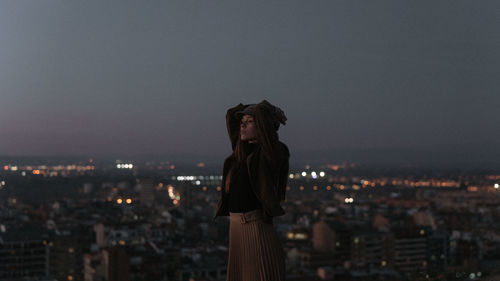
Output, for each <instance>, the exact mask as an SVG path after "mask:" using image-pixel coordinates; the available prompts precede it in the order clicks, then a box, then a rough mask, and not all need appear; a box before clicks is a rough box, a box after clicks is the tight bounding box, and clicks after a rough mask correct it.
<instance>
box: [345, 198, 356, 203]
mask: <svg viewBox="0 0 500 281" xmlns="http://www.w3.org/2000/svg"><path fill="white" fill-rule="evenodd" d="M344 202H345V203H347V204H349V203H352V202H354V198H352V197H350V198H346V199H344Z"/></svg>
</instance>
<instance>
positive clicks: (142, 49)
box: [0, 0, 500, 160]
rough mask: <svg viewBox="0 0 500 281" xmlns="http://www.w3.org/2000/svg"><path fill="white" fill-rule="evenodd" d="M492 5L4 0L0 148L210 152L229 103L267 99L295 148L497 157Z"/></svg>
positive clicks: (498, 81) (496, 9) (22, 151)
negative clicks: (279, 114)
mask: <svg viewBox="0 0 500 281" xmlns="http://www.w3.org/2000/svg"><path fill="white" fill-rule="evenodd" d="M499 15H500V2H498V1H480V2H478V1H460V0H459V1H455V0H454V1H411V2H410V1H399V0H397V1H351V0H349V1H294V0H290V1H186V0H182V1H48V0H46V1H35V0H34V1H16V0H13V1H1V2H0V40H1V42H2V43H1V44H0V155H9V156H16V155H18V156H26V155H143V154H144V155H145V154H147V155H181V156H182V155H200V156H204V157H213V158H216V159H218V158H220V157H222V156H225V155H227V154H228V153H230V143H229V139H228V137H227V132H226V127H225V113H226V110H227V109H228V108H230V107H232V106H235V105H237V104H238V103H240V102H241V103H244V104H249V103H257V102H260V101H262V100H264V99H266V100H268V101H269V102H271V103H272V104H275V105H278V106H279V107H280V108H282V109H283V110H284V112H285V114H286V115H287V117H288V122H287V125H286V126H283V127H281V128H280V129H279V134H280V139H281V140H282V141H283V142H285V143H286V144H287V145H288V146H289V148H290V150H291V152H292V156H293V155H294V154H295V155H302V156H304V155H306V156H307V155H310V157H315V156H313V155H325V154H324V153H323V152H324V151H328V152H330V154H328V155H331V154H334V155H335V154H337V155H340V154H342V153H344V154H346V155H347V156H346V157H348V156H349V153H351V152H352V153H353V154H354V153H358V156H359V155H361V157H362V155H367V154H366V153H365V152H366V151H367V150H370V149H371V150H377V151H385V152H387V151H390V152H391V153H393V154H396V155H398V151H403V150H404V151H409V150H412V151H413V153H414V154H415V151H421V150H425V151H428V152H429V151H447V152H446V153H447V154H446V155H448V156H450V155H457V154H460V155H462V156H463V157H462V160H467V159H469V158H474V159H485V157H486V158H487V157H490V158H491V159H493V158H495V157H496V156H500V130H499V129H498V128H499V125H498V124H500V114H499V112H500V93H499V89H500V71H499V69H500V51H499V50H500V36H498V31H499V30H500V16H499ZM355 151H357V152H355ZM360 151H365V152H360ZM385 152H384V153H382V154H385ZM416 154H419V153H418V152H417V153H416ZM429 155H433V153H432V152H431V153H430V154H429ZM379 156H380V155H379ZM379 156H373V157H379ZM395 157H396V158H397V156H395ZM401 157H402V156H401ZM443 157H447V156H443Z"/></svg>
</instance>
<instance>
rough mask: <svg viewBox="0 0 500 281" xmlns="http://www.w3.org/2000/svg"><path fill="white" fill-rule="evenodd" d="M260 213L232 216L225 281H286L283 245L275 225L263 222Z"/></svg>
mask: <svg viewBox="0 0 500 281" xmlns="http://www.w3.org/2000/svg"><path fill="white" fill-rule="evenodd" d="M261 214H262V210H261V209H258V210H255V211H251V212H247V213H229V219H230V220H229V255H228V264H227V273H226V281H284V280H285V253H284V250H283V246H282V244H281V241H280V239H279V236H278V233H277V232H276V229H275V228H274V226H273V224H271V223H268V222H264V221H263V220H262V216H261ZM242 216H243V217H242Z"/></svg>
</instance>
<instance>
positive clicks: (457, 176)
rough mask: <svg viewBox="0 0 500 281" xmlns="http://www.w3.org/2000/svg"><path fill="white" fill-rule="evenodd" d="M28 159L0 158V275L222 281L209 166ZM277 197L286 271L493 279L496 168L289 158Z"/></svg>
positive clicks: (499, 232)
mask: <svg viewBox="0 0 500 281" xmlns="http://www.w3.org/2000/svg"><path fill="white" fill-rule="evenodd" d="M11 160H12V158H11ZM26 161H27V160H26V159H24V160H22V161H11V162H10V163H7V162H3V163H0V164H1V166H0V167H1V168H2V169H1V171H0V222H1V223H0V242H1V243H0V253H1V254H0V280H51V281H52V280H85V281H88V280H120V281H122V280H178V281H181V280H182V281H202V280H205V281H209V280H210V281H219V280H225V271H226V259H227V250H228V249H227V245H228V226H229V224H228V219H227V217H218V218H217V219H216V220H213V215H214V210H215V206H216V203H217V199H218V198H219V196H220V191H221V187H220V181H221V175H220V174H219V173H216V172H213V171H215V170H217V169H216V167H210V165H207V164H205V163H203V162H197V163H194V162H193V163H192V164H181V165H180V166H179V165H176V163H174V162H171V161H156V162H155V161H146V162H139V161H136V162H134V161H124V160H115V161H107V162H105V161H98V160H94V159H92V158H89V159H85V160H81V161H77V162H74V163H63V161H59V163H55V162H56V161H54V160H53V161H51V162H52V163H46V164H36V165H33V164H29V163H21V162H26ZM16 163H19V164H16ZM283 206H284V208H285V210H286V214H285V215H283V216H280V217H276V218H275V221H274V222H273V224H274V225H275V227H276V229H277V231H278V233H279V235H280V240H281V242H282V243H283V247H284V249H285V252H286V269H287V271H286V274H287V280H297V281H298V280H498V278H500V270H499V269H500V255H499V253H500V228H499V227H498V224H497V223H496V222H497V221H498V219H499V216H500V171H498V170H496V171H495V170H487V169H482V170H460V169H447V170H446V169H443V170H435V169H434V170H430V169H427V170H426V169H417V168H404V167H401V168H399V169H398V168H391V169H387V168H376V167H370V166H364V165H363V164H357V163H353V162H350V163H349V162H343V163H325V164H324V165H317V166H312V165H309V164H304V165H294V167H293V168H291V169H290V174H289V179H288V185H287V197H286V200H285V202H283Z"/></svg>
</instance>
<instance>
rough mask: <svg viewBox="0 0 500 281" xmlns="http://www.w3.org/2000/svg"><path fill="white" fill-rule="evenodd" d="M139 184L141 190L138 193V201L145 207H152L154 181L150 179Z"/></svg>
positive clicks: (142, 180)
mask: <svg viewBox="0 0 500 281" xmlns="http://www.w3.org/2000/svg"><path fill="white" fill-rule="evenodd" d="M139 184H140V185H141V189H140V191H139V199H140V200H141V203H142V204H145V205H149V206H151V205H153V202H154V200H155V197H154V188H155V186H154V181H153V180H152V179H141V180H140V182H139Z"/></svg>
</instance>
